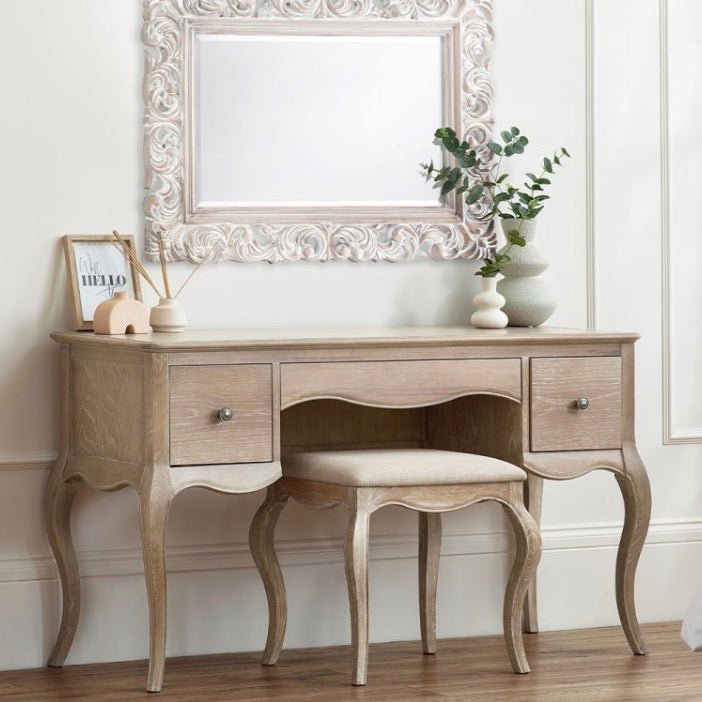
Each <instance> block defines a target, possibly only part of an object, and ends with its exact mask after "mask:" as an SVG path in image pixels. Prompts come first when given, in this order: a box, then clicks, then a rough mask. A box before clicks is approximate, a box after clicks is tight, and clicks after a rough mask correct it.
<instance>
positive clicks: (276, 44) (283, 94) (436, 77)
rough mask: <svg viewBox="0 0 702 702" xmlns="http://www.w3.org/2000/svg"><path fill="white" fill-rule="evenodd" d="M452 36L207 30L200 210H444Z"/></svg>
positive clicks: (195, 172)
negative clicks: (443, 130)
mask: <svg viewBox="0 0 702 702" xmlns="http://www.w3.org/2000/svg"><path fill="white" fill-rule="evenodd" d="M444 41H445V39H444V38H443V37H442V36H401V35H393V36H324V35H314V34H309V33H300V34H299V35H298V34H284V35H281V34H277V35H275V34H272V33H268V34H264V33H262V34H236V33H229V32H227V33H202V34H195V36H194V38H193V46H192V52H193V54H192V60H193V63H192V81H193V85H192V105H191V110H192V114H191V117H190V119H191V120H192V126H191V138H192V139H193V144H192V146H193V149H192V158H191V163H190V168H191V172H190V182H191V208H190V209H191V213H194V214H197V213H207V212H226V211H227V210H234V209H236V208H256V207H286V206H293V207H322V208H324V207H330V208H334V207H339V206H345V205H348V206H371V207H372V206H383V207H406V206H410V207H439V205H440V203H439V198H438V194H437V191H436V190H433V189H432V187H431V184H427V183H425V182H424V180H423V178H422V177H421V176H420V174H419V163H420V161H426V160H428V159H430V158H434V160H435V162H436V163H439V162H440V161H441V153H440V150H439V148H438V147H436V146H434V145H433V144H432V134H433V133H434V131H435V130H436V128H437V127H438V126H440V125H442V124H444V123H445V122H446V115H445V114H444V113H445V109H446V108H445V105H446V104H447V100H446V96H445V95H444V94H443V91H444V86H445V85H446V84H447V82H446V80H445V77H444V71H445V70H446V67H445V66H444V60H445V58H444V56H445V48H444V45H443V44H444Z"/></svg>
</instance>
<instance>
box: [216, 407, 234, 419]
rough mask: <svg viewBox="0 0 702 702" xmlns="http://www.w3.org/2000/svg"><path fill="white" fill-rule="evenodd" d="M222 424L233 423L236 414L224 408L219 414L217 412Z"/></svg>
mask: <svg viewBox="0 0 702 702" xmlns="http://www.w3.org/2000/svg"><path fill="white" fill-rule="evenodd" d="M217 416H218V417H219V421H220V422H231V420H232V417H233V416H234V412H232V411H231V410H230V409H229V407H222V409H221V410H219V412H217Z"/></svg>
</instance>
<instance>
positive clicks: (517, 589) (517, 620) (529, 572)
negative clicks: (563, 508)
mask: <svg viewBox="0 0 702 702" xmlns="http://www.w3.org/2000/svg"><path fill="white" fill-rule="evenodd" d="M504 508H505V511H506V512H507V515H508V517H509V520H510V522H511V524H512V529H513V531H514V536H515V541H516V547H517V550H516V553H515V556H514V565H513V566H512V572H511V574H510V576H509V582H508V583H507V590H506V592H505V603H504V610H503V622H504V632H505V642H506V644H507V653H508V654H509V660H510V663H511V664H512V668H513V669H514V672H515V673H528V672H529V663H528V662H527V658H526V653H525V652H524V636H523V633H522V622H523V620H524V600H525V596H526V592H527V589H528V587H529V584H530V583H531V582H532V581H533V579H534V575H535V574H536V566H537V565H538V564H539V560H540V559H541V533H540V532H539V527H538V525H537V524H536V521H535V520H534V518H533V517H532V516H531V514H529V512H528V511H527V509H526V507H525V506H524V504H523V503H522V501H521V499H519V500H513V501H512V502H510V503H509V504H506V503H505V504H504Z"/></svg>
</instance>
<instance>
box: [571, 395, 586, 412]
mask: <svg viewBox="0 0 702 702" xmlns="http://www.w3.org/2000/svg"><path fill="white" fill-rule="evenodd" d="M573 406H574V407H575V409H579V410H586V409H587V408H588V407H589V406H590V400H588V399H587V397H579V398H578V399H577V400H576V401H575V402H574V403H573Z"/></svg>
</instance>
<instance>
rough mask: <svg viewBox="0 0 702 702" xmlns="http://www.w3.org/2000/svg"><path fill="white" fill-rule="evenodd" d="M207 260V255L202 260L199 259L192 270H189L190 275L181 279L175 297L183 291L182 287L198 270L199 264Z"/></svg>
mask: <svg viewBox="0 0 702 702" xmlns="http://www.w3.org/2000/svg"><path fill="white" fill-rule="evenodd" d="M209 260H210V258H209V257H208V258H203V259H202V261H200V263H198V264H197V266H195V268H193V270H192V271H191V272H190V275H189V276H188V277H187V278H186V279H185V280H184V281H183V284H182V285H181V286H180V287H179V288H178V291H177V292H176V294H175V297H176V298H177V297H178V295H180V293H182V292H183V288H184V287H185V286H186V285H187V284H188V283H189V282H190V279H191V278H192V277H193V276H194V275H195V274H196V273H197V272H198V271H199V270H200V266H201V265H202V264H203V263H205V262H207V261H209Z"/></svg>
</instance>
